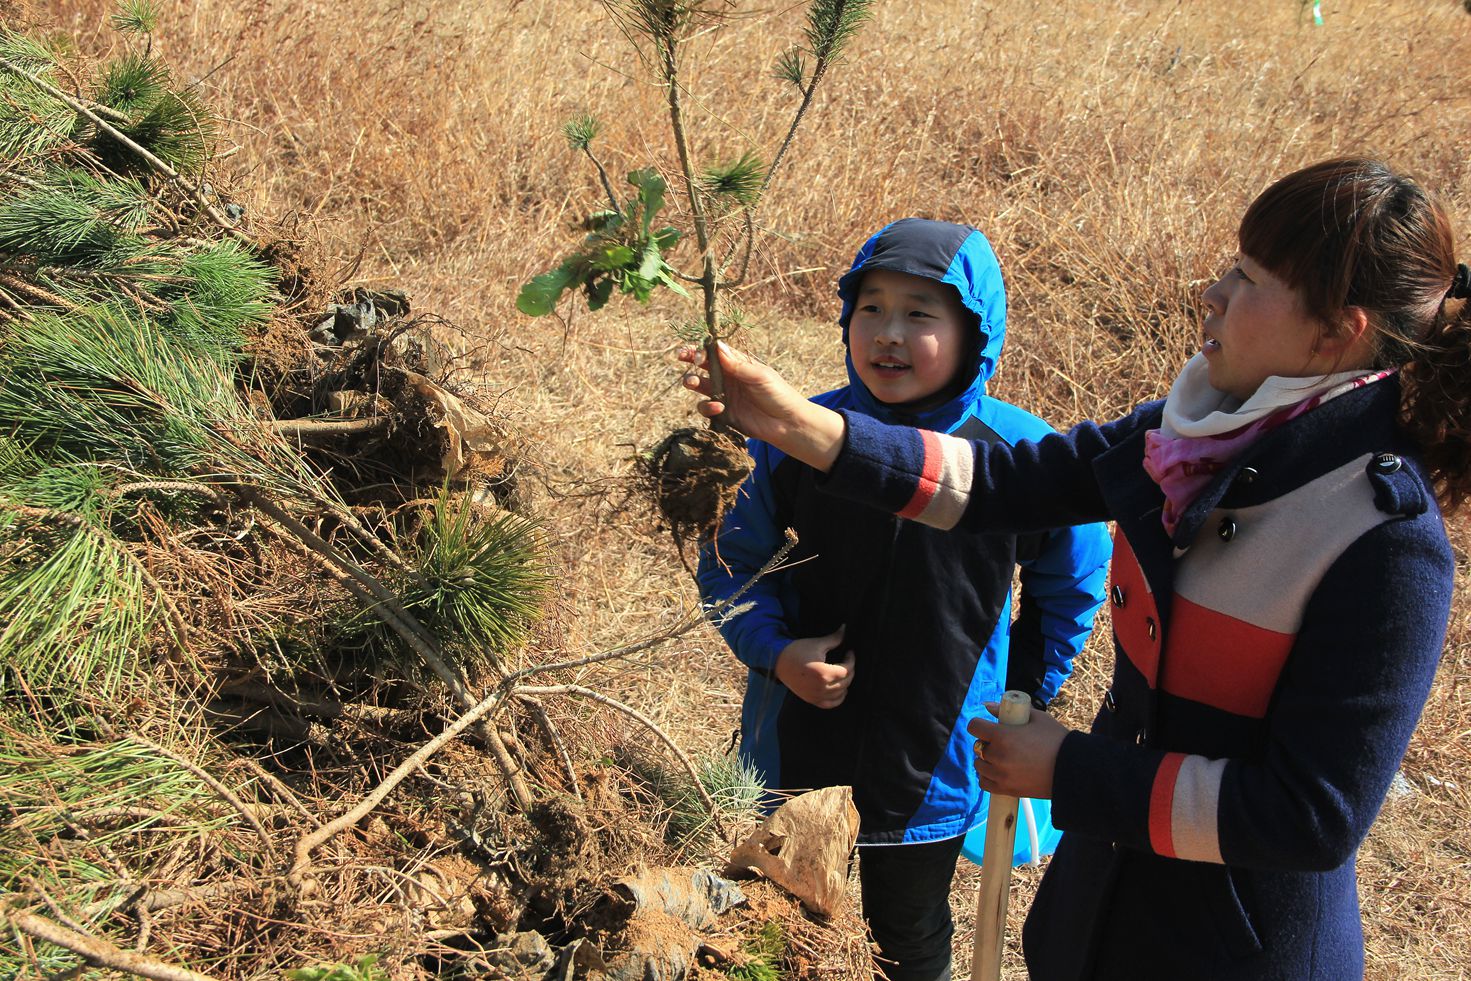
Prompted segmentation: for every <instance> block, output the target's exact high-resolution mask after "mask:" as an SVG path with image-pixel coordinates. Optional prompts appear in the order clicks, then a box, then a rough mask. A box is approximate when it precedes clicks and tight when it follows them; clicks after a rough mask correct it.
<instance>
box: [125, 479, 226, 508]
mask: <svg viewBox="0 0 1471 981" xmlns="http://www.w3.org/2000/svg"><path fill="white" fill-rule="evenodd" d="M144 491H179V492H181V493H189V494H199V495H201V496H202V497H207V498H209V499H210V500H211V501H214V502H215V503H216V504H223V503H224V501H225V495H223V494H221V493H220V492H219V491H218V490H216V489H215V488H213V487H211V486H210V485H208V484H200V483H196V482H194V481H192V480H138V481H134V482H132V483H129V484H118V485H117V486H116V487H114V488H112V489H111V490H108V491H104V492H103V495H104V496H105V497H123V496H125V495H128V494H140V493H143V492H144Z"/></svg>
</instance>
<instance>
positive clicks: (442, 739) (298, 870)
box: [286, 688, 506, 891]
mask: <svg viewBox="0 0 1471 981" xmlns="http://www.w3.org/2000/svg"><path fill="white" fill-rule="evenodd" d="M505 697H506V690H505V689H504V688H497V689H496V690H495V691H493V692H491V693H490V694H489V695H487V696H486V697H485V698H483V699H481V700H480V702H479V703H477V704H476V705H475V706H474V707H473V708H471V709H470V710H469V711H468V712H466V713H465V714H463V715H461V716H460V717H459V718H458V719H456V720H455V721H454V722H453V723H451V724H450V725H449V727H447V728H446V729H445V730H444V731H443V732H441V733H440V734H439V735H437V736H435V737H434V738H433V739H431V740H429V741H428V742H427V743H425V744H424V745H423V746H420V747H419V748H418V749H417V750H415V751H414V753H413V754H412V755H410V756H409V758H408V759H406V760H404V761H403V762H402V763H400V764H399V765H398V766H396V767H394V769H393V772H392V773H390V774H389V775H388V776H386V777H384V778H383V781H382V782H381V783H379V784H378V786H377V787H374V788H373V790H372V791H371V792H370V793H369V794H368V795H367V796H366V797H364V798H363V799H362V800H360V801H358V803H357V804H356V805H355V806H354V807H353V808H352V809H351V810H349V811H347V812H346V813H345V814H342V815H340V816H338V817H336V818H334V819H333V820H331V821H329V822H327V823H326V824H324V825H322V826H321V827H320V828H318V829H317V830H315V831H313V832H312V833H311V834H308V835H303V836H302V837H301V838H300V839H299V840H298V841H297V842H296V848H295V850H294V852H293V860H292V865H291V871H290V872H289V873H287V876H286V879H287V881H288V882H289V883H291V885H292V886H293V887H294V888H296V889H298V890H303V891H305V876H306V873H307V870H308V869H309V868H310V867H311V853H312V851H313V850H315V849H316V848H318V847H320V846H321V845H322V844H323V843H325V842H326V841H328V840H329V839H331V838H332V837H333V836H334V835H336V834H337V833H338V832H341V831H343V830H345V829H347V828H350V827H352V826H353V825H354V824H357V823H358V822H359V821H361V820H362V819H363V818H364V817H366V816H367V815H368V814H370V813H371V812H372V811H373V809H374V808H375V807H377V806H378V805H379V804H380V803H382V801H383V799H384V798H385V797H387V796H388V794H389V793H390V792H391V791H392V790H393V788H395V787H397V786H398V785H399V784H400V783H402V782H403V781H404V779H405V778H406V777H408V776H409V774H411V773H413V772H414V771H415V770H416V769H418V768H419V767H421V766H422V765H423V764H424V762H425V761H426V760H428V759H429V758H430V757H431V756H433V755H434V754H435V753H437V752H439V750H440V749H442V748H443V747H444V746H445V745H447V744H448V743H449V742H450V741H451V740H452V739H454V738H455V737H456V736H458V735H459V734H460V733H462V732H464V731H465V730H466V729H468V728H470V727H471V726H473V725H475V724H476V723H477V722H479V721H480V720H481V719H483V718H484V717H485V716H486V715H488V714H489V713H490V711H491V710H492V709H494V708H495V707H496V706H497V705H498V704H500V702H501V701H503V700H504V699H505ZM486 728H490V727H489V726H487V727H486Z"/></svg>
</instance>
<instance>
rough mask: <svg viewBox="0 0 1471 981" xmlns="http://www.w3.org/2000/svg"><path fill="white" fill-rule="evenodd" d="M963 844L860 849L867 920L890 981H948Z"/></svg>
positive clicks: (954, 840) (959, 840) (954, 841)
mask: <svg viewBox="0 0 1471 981" xmlns="http://www.w3.org/2000/svg"><path fill="white" fill-rule="evenodd" d="M964 840H965V839H964V838H947V839H945V840H944V841H931V842H924V843H923V844H918V845H870V846H867V847H864V848H860V849H858V881H859V885H860V886H861V887H862V892H863V918H864V919H865V920H867V921H868V927H869V929H870V930H872V931H873V939H874V941H875V942H876V943H877V944H878V946H879V956H880V957H881V958H883V960H882V962H881V965H880V966H882V968H883V970H884V974H885V975H886V976H887V977H888V978H889V981H950V939H951V938H952V937H953V936H954V935H955V921H954V920H953V919H952V918H951V916H950V880H951V879H953V878H954V877H955V862H956V860H957V859H958V858H960V846H961V844H962V843H963V842H964Z"/></svg>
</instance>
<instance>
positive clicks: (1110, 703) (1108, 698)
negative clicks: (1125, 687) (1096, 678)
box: [1103, 688, 1119, 712]
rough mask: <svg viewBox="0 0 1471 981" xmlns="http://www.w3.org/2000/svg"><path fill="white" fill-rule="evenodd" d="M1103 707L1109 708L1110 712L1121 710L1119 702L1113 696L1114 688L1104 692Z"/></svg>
mask: <svg viewBox="0 0 1471 981" xmlns="http://www.w3.org/2000/svg"><path fill="white" fill-rule="evenodd" d="M1103 707H1104V708H1106V709H1108V710H1109V711H1110V712H1117V711H1118V710H1119V703H1118V701H1117V700H1116V699H1115V698H1114V697H1113V689H1112V688H1110V689H1109V690H1108V691H1106V692H1104V693H1103Z"/></svg>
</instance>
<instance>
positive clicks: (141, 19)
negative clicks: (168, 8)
mask: <svg viewBox="0 0 1471 981" xmlns="http://www.w3.org/2000/svg"><path fill="white" fill-rule="evenodd" d="M108 22H109V23H110V24H112V26H113V29H114V30H116V31H119V32H121V33H123V34H152V33H153V32H154V31H155V30H156V29H157V28H158V9H157V8H155V7H154V6H153V4H152V2H151V0H119V3H118V5H117V10H116V11H114V12H113V15H112V17H110V18H109V19H108Z"/></svg>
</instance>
